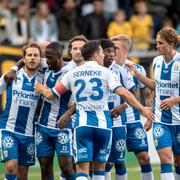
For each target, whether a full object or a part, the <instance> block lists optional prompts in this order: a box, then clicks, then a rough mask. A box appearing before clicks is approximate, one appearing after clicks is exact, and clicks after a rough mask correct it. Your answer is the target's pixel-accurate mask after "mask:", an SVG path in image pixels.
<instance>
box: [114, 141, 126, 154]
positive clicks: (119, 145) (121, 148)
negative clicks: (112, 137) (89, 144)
mask: <svg viewBox="0 0 180 180" xmlns="http://www.w3.org/2000/svg"><path fill="white" fill-rule="evenodd" d="M115 148H116V150H117V151H118V152H123V151H124V150H125V149H126V141H125V140H124V139H119V140H117V141H116V142H115Z"/></svg>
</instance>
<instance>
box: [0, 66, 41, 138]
mask: <svg viewBox="0 0 180 180" xmlns="http://www.w3.org/2000/svg"><path fill="white" fill-rule="evenodd" d="M0 81H1V83H0V84H1V85H0V86H1V88H0V93H1V94H2V92H3V91H4V90H6V105H5V108H4V110H3V112H2V114H1V116H0V129H6V130H8V131H11V132H14V133H18V134H21V135H26V136H33V135H34V131H35V127H34V116H35V110H36V107H37V103H38V100H39V96H40V95H38V94H36V93H35V90H34V84H35V83H36V82H42V81H43V74H41V73H40V72H37V73H36V74H35V75H34V76H33V77H31V78H29V77H28V76H27V74H26V73H25V72H24V69H23V68H22V69H20V70H19V71H18V72H17V80H16V81H14V80H13V81H11V84H10V85H9V86H7V85H6V83H5V82H4V79H3V77H2V78H1V80H0Z"/></svg>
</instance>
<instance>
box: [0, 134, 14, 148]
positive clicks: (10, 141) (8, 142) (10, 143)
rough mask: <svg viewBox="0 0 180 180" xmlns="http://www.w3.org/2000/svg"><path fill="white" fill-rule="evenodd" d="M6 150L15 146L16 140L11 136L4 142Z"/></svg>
mask: <svg viewBox="0 0 180 180" xmlns="http://www.w3.org/2000/svg"><path fill="white" fill-rule="evenodd" d="M2 144H3V146H4V147H5V148H11V147H12V146H13V145H14V139H13V138H12V137H10V136H6V137H5V138H4V139H3V142H2Z"/></svg>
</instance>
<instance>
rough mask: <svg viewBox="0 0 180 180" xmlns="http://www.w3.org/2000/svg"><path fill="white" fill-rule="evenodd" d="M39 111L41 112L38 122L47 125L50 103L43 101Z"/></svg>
mask: <svg viewBox="0 0 180 180" xmlns="http://www.w3.org/2000/svg"><path fill="white" fill-rule="evenodd" d="M41 112H42V114H41V118H40V120H39V123H40V124H42V125H44V126H47V124H48V117H49V113H50V112H51V103H49V102H47V101H44V104H43V107H42V110H41Z"/></svg>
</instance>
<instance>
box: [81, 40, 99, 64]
mask: <svg viewBox="0 0 180 180" xmlns="http://www.w3.org/2000/svg"><path fill="white" fill-rule="evenodd" d="M100 47H101V44H100V42H99V41H98V40H92V41H89V42H87V43H86V44H84V46H83V47H82V49H81V54H82V56H83V58H84V60H85V61H89V60H93V59H92V57H93V55H94V54H95V53H97V52H99V50H100Z"/></svg>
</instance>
